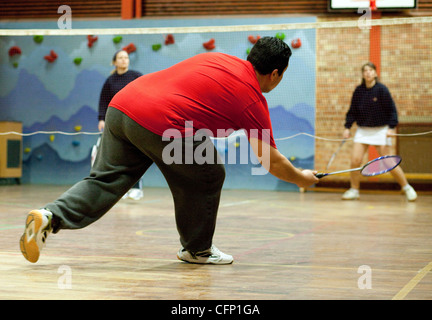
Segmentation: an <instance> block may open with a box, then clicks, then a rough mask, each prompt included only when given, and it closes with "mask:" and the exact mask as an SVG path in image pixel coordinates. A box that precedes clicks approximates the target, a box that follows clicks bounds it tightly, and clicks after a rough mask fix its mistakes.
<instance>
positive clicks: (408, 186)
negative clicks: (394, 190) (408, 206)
mask: <svg viewBox="0 0 432 320" xmlns="http://www.w3.org/2000/svg"><path fill="white" fill-rule="evenodd" d="M410 188H411V186H410V184H409V183H408V184H407V185H406V186H405V187H403V188H402V190H403V191H407V190H408V189H410Z"/></svg>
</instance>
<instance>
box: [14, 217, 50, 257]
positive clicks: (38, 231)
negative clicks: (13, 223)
mask: <svg viewBox="0 0 432 320" xmlns="http://www.w3.org/2000/svg"><path fill="white" fill-rule="evenodd" d="M52 217H53V215H52V213H51V212H49V211H48V210H45V209H40V210H33V211H30V213H29V214H28V215H27V219H26V225H25V229H24V234H23V235H22V236H21V239H20V249H21V252H22V254H23V256H24V258H26V259H27V260H28V261H30V262H32V263H35V262H36V261H38V259H39V255H40V252H41V251H42V248H43V247H44V246H45V242H46V239H47V237H48V235H49V234H50V233H51V231H52V223H51V222H52Z"/></svg>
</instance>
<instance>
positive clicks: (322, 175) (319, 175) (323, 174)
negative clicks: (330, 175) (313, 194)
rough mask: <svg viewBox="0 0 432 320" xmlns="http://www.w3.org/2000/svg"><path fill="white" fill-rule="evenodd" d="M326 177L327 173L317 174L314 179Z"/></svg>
mask: <svg viewBox="0 0 432 320" xmlns="http://www.w3.org/2000/svg"><path fill="white" fill-rule="evenodd" d="M326 175H327V173H320V172H318V173H317V174H316V175H315V177H317V178H318V179H321V178H322V177H325V176H326Z"/></svg>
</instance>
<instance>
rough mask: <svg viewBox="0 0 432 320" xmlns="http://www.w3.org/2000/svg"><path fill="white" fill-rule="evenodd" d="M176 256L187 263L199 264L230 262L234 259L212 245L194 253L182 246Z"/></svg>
mask: <svg viewBox="0 0 432 320" xmlns="http://www.w3.org/2000/svg"><path fill="white" fill-rule="evenodd" d="M177 258H178V259H179V260H182V261H186V262H189V263H200V264H231V263H233V260H234V259H233V257H232V256H230V255H228V254H225V253H223V252H222V251H220V250H219V249H218V248H216V246H214V245H212V246H211V248H210V249H207V250H204V251H199V252H195V253H193V252H190V251H187V250H186V249H185V248H183V247H182V248H181V249H180V250H179V252H178V253H177Z"/></svg>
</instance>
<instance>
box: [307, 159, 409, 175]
mask: <svg viewBox="0 0 432 320" xmlns="http://www.w3.org/2000/svg"><path fill="white" fill-rule="evenodd" d="M401 161H402V158H401V157H400V156H383V157H379V158H376V159H374V160H371V161H369V162H368V163H366V164H365V165H364V166H363V167H359V168H354V169H347V170H341V171H334V172H329V173H317V174H316V175H315V176H316V177H317V178H319V179H321V178H323V177H326V176H329V175H333V174H340V173H345V172H351V171H360V173H361V174H362V175H363V176H366V177H372V176H377V175H379V174H383V173H386V172H389V171H391V170H393V169H394V168H396V167H397V166H398V165H399V164H400V163H401Z"/></svg>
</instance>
